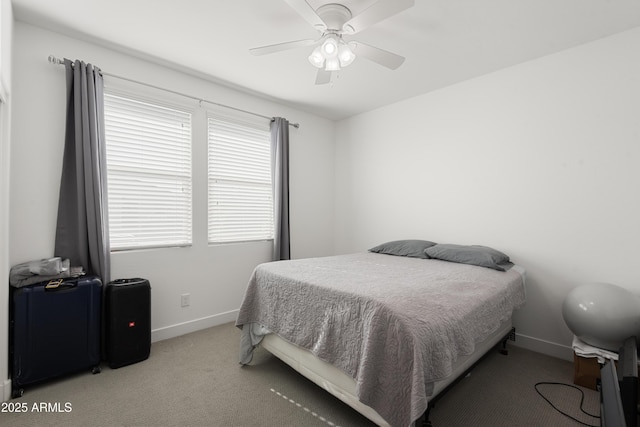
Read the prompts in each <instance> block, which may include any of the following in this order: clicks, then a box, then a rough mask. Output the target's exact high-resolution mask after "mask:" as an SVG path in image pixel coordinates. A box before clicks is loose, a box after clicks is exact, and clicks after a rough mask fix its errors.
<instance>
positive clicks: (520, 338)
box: [509, 333, 573, 362]
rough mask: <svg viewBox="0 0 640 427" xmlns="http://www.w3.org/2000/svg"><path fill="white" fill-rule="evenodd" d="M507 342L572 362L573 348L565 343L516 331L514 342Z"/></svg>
mask: <svg viewBox="0 0 640 427" xmlns="http://www.w3.org/2000/svg"><path fill="white" fill-rule="evenodd" d="M509 344H513V345H514V346H516V347H522V348H526V349H527V350H531V351H535V352H537V353H542V354H546V355H547V356H552V357H557V358H558V359H563V360H568V361H571V362H573V349H572V348H571V347H569V346H566V345H562V344H558V343H554V342H551V341H545V340H541V339H540V338H534V337H530V336H527V335H522V334H518V333H516V340H515V341H514V342H511V341H509Z"/></svg>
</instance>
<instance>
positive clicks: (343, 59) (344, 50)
mask: <svg viewBox="0 0 640 427" xmlns="http://www.w3.org/2000/svg"><path fill="white" fill-rule="evenodd" d="M338 59H339V60H340V66H342V67H346V66H347V65H349V64H351V63H352V62H353V60H354V59H356V55H355V54H354V53H353V51H352V50H351V48H350V47H349V46H348V45H347V44H346V43H345V42H342V43H341V44H340V46H339V47H338Z"/></svg>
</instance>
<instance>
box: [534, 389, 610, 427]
mask: <svg viewBox="0 0 640 427" xmlns="http://www.w3.org/2000/svg"><path fill="white" fill-rule="evenodd" d="M540 385H559V386H563V387H571V388H574V389H576V390H578V391H579V392H580V411H581V412H582V413H583V414H585V415H587V416H589V417H592V418H598V419H599V418H600V416H598V415H593V414H590V413H588V412H587V411H585V410H584V408H583V407H582V406H583V404H584V391H583V390H581V389H580V388H578V387H576V386H574V385H572V384H565V383H555V382H539V383H536V385H534V388H535V389H536V392H537V393H538V394H539V395H540V396H541V397H542V398H543V399H544V400H546V401H547V403H548V404H549V405H551V407H552V408H553V409H555V410H556V411H558V412H559V413H561V414H562V415H564V416H565V417H567V418H571V419H572V420H573V421H575V422H577V423H580V424H582V425H585V426H589V427H600V424H587V423H585V422H582V421H580V420H579V419H577V418H575V417H572V416H571V415H569V414H567V413H566V412H563V411H561V410H560V409H558V408H557V407H556V406H555V405H554V404H553V403H552V402H551V401H550V400H549V399H547V397H546V396H545V395H544V394H542V392H541V391H540V390H539V389H538V386H540Z"/></svg>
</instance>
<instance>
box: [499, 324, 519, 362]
mask: <svg viewBox="0 0 640 427" xmlns="http://www.w3.org/2000/svg"><path fill="white" fill-rule="evenodd" d="M515 340H516V328H511V330H510V331H509V333H508V334H507V335H506V336H505V337H504V339H503V340H502V349H501V350H500V354H504V355H505V356H507V355H508V354H509V350H507V341H515Z"/></svg>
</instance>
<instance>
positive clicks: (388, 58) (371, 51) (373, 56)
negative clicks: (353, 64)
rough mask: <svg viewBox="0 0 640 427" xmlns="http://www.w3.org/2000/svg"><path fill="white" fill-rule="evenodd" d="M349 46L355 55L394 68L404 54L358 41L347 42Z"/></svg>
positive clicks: (399, 63)
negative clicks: (397, 53)
mask: <svg viewBox="0 0 640 427" xmlns="http://www.w3.org/2000/svg"><path fill="white" fill-rule="evenodd" d="M349 47H351V49H353V52H354V53H355V54H356V57H358V56H362V57H363V58H367V59H368V60H370V61H373V62H377V63H378V64H380V65H382V66H384V67H387V68H390V69H392V70H395V69H396V68H398V67H399V66H401V65H402V63H403V62H404V56H400V55H396V54H395V53H392V52H389V51H386V50H384V49H380V48H378V47H374V46H370V45H368V44H364V43H360V42H349Z"/></svg>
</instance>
